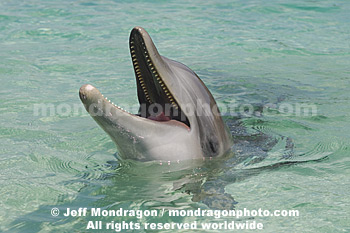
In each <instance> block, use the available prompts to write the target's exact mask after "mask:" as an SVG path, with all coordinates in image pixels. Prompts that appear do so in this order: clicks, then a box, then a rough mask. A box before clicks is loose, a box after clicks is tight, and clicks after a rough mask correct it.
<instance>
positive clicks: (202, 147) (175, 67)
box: [79, 27, 232, 161]
mask: <svg viewBox="0 0 350 233" xmlns="http://www.w3.org/2000/svg"><path fill="white" fill-rule="evenodd" d="M129 46H130V54H131V59H132V63H133V67H134V71H135V76H136V83H137V95H138V100H139V103H140V109H139V112H138V114H131V113H129V112H127V111H125V110H123V109H121V108H120V107H118V106H116V105H114V104H113V103H111V102H110V101H108V100H107V98H105V97H104V96H103V95H102V94H101V93H100V92H99V91H98V90H97V89H96V88H95V87H93V86H92V85H89V84H87V85H83V86H82V87H81V88H80V91H79V96H80V99H81V101H82V102H83V104H84V106H85V108H86V110H87V111H88V112H89V113H90V115H91V116H92V117H93V118H94V120H95V121H96V122H97V123H98V124H99V125H100V126H101V128H102V129H103V130H104V131H106V133H107V134H108V135H109V136H110V137H111V138H112V140H113V141H114V142H115V143H116V145H117V147H118V151H119V153H120V157H122V158H127V159H136V160H145V161H146V160H165V161H174V160H175V161H176V160H177V161H179V160H187V159H193V158H202V157H216V156H220V155H223V154H224V153H225V152H227V151H228V150H229V149H230V147H231V145H232V139H231V134H230V133H229V131H228V129H227V127H226V125H225V124H224V122H223V120H222V118H221V116H220V112H219V110H218V108H217V105H216V102H215V100H214V98H213V96H212V95H211V93H210V91H209V90H208V89H207V87H206V86H205V85H204V83H203V82H202V81H201V80H200V79H199V77H198V76H197V75H196V74H195V73H194V72H193V71H192V70H191V69H189V68H188V67H187V66H185V65H183V64H181V63H179V62H176V61H173V60H170V59H168V58H166V57H163V56H161V55H160V54H159V53H158V51H157V48H156V47H155V45H154V43H153V41H152V39H151V37H150V36H149V34H148V33H147V32H146V30H144V29H143V28H141V27H135V28H134V29H133V30H132V31H131V34H130V39H129Z"/></svg>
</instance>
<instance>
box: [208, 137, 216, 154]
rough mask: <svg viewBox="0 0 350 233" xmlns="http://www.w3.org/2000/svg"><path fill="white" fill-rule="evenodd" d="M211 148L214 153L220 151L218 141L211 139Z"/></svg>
mask: <svg viewBox="0 0 350 233" xmlns="http://www.w3.org/2000/svg"><path fill="white" fill-rule="evenodd" d="M209 148H210V150H211V152H212V153H213V154H216V153H217V152H218V143H217V142H214V141H212V140H210V141H209Z"/></svg>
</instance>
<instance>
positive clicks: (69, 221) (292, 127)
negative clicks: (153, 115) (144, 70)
mask: <svg viewBox="0 0 350 233" xmlns="http://www.w3.org/2000/svg"><path fill="white" fill-rule="evenodd" d="M349 12H350V3H349V2H347V1H330V0H325V1H301V0H299V1H290V0H289V1H287V0H285V1H283V0H274V1H257V0H256V1H250V0H248V1H243V0H241V1H205V2H203V1H192V2H189V1H181V0H180V1H141V0H139V1H117V0H115V1H112V0H102V1H84V0H79V1H66V0H63V1H48V0H47V1H38V0H31V1H18V0H12V1H6V0H2V1H0V77H1V94H0V96H1V105H0V106H1V107H0V113H1V118H0V119H1V120H0V135H1V137H0V141H1V150H0V154H1V155H0V187H1V189H0V197H1V198H0V231H4V232H72V231H73V229H75V231H78V232H85V231H87V230H86V226H87V223H88V221H90V220H94V221H95V220H102V221H104V222H108V221H112V220H115V221H119V220H120V221H121V219H117V218H116V217H64V216H62V214H61V215H60V216H58V217H52V216H51V209H52V208H53V207H57V208H59V209H60V210H61V211H64V210H65V208H76V209H78V208H79V207H87V208H92V207H96V208H98V207H100V208H104V209H119V208H124V209H135V210H154V209H156V210H159V209H162V208H166V209H171V208H173V209H185V210H190V209H197V208H203V209H205V208H210V207H208V206H210V203H209V204H208V203H207V202H206V198H205V197H203V196H202V197H199V198H197V200H194V201H192V200H191V199H192V198H193V199H196V197H197V196H200V195H198V189H197V195H196V191H195V189H193V188H192V189H191V188H189V190H190V191H191V194H187V192H186V191H187V190H184V189H180V190H177V189H176V188H175V187H176V186H177V185H178V184H179V183H180V184H185V186H186V185H187V186H190V185H189V184H192V183H194V185H193V186H195V187H197V188H198V187H199V190H200V191H199V194H200V193H201V192H202V190H205V189H210V188H214V189H215V190H216V192H214V193H213V199H214V201H215V200H217V201H218V202H223V203H225V199H224V198H223V192H224V191H226V193H227V194H230V197H233V198H234V200H235V208H236V209H243V208H247V209H258V208H262V209H268V210H283V209H285V210H290V209H297V210H299V212H300V216H299V217H250V218H248V217H245V218H242V219H239V220H237V221H239V222H245V221H246V220H249V221H252V220H255V221H258V222H262V223H263V224H264V230H263V231H262V232H348V231H350V225H349V219H350V211H349V209H350V205H349V203H350V197H349V195H348V194H349V190H350V179H349V175H350V169H349V165H350V158H349V154H350V143H349V139H350V136H349V131H350V94H349V92H350V85H349V76H350V72H349V67H350V28H349V23H350V14H349ZM137 25H139V26H143V27H144V28H145V29H146V30H148V32H149V33H150V35H151V36H152V38H153V39H154V42H155V43H156V45H157V47H158V49H159V52H160V53H161V54H162V55H164V56H167V57H169V58H172V59H174V60H178V61H180V62H182V63H184V64H186V65H188V66H189V67H190V68H192V69H193V70H194V71H196V72H197V74H198V75H199V76H200V77H201V78H202V80H203V81H204V82H205V83H206V85H207V86H208V88H209V89H210V90H211V92H212V94H213V95H214V97H215V98H216V100H217V102H218V104H219V105H220V106H233V105H235V104H238V106H243V105H248V104H250V105H251V106H253V107H254V109H259V108H261V106H265V107H266V106H270V107H271V108H270V109H269V111H267V112H263V113H262V114H253V115H247V114H244V113H242V114H236V115H235V114H234V116H232V115H230V114H225V117H224V118H225V120H226V121H227V122H228V124H229V125H230V127H231V130H232V134H233V136H234V138H235V141H236V144H235V146H234V147H233V151H234V153H235V155H234V157H233V158H230V159H229V160H228V161H227V160H226V161H221V162H220V161H218V162H215V163H214V162H213V163H214V165H210V162H209V165H208V164H206V165H202V166H196V167H195V168H187V169H181V164H180V165H179V166H169V167H167V165H166V164H164V166H160V165H159V164H149V163H125V164H124V163H123V164H122V165H120V162H118V160H117V159H116V155H117V151H116V147H115V145H114V144H113V143H112V141H111V140H110V139H109V138H108V136H107V135H106V134H105V133H104V132H103V131H102V130H101V129H100V128H99V127H97V125H96V123H95V122H94V121H93V120H92V119H91V117H90V116H89V115H88V114H87V113H86V112H85V111H83V110H82V109H81V108H79V106H82V105H81V103H80V100H79V97H78V90H79V87H80V86H81V85H83V84H85V83H90V84H93V85H95V86H96V87H98V88H99V89H100V90H101V91H102V92H103V93H104V94H105V96H108V97H109V99H111V100H113V101H114V102H115V103H118V104H119V105H120V106H132V105H135V104H136V103H137V97H136V85H135V78H134V74H133V69H132V64H131V61H130V55H129V49H128V37H129V33H130V30H131V29H132V28H133V27H134V26H137ZM39 104H45V105H46V106H53V109H54V111H53V112H50V113H48V114H46V115H45V114H42V113H36V110H35V106H38V105H39ZM300 104H304V105H305V106H309V107H310V109H313V110H315V109H316V111H314V112H312V113H311V112H310V111H309V112H308V113H307V112H306V113H305V114H304V112H302V113H298V111H297V106H299V105H300ZM281 105H282V106H284V107H286V108H287V109H289V110H290V111H289V112H286V111H285V108H283V107H281ZM259 106H260V107H259ZM238 109H239V108H238ZM257 113H259V111H258V110H257ZM237 128H239V129H242V130H243V131H244V133H242V132H236V131H237V130H236V129H237ZM199 174H200V175H199ZM196 175H198V176H200V178H193V177H194V176H196ZM180 186H181V185H180ZM203 192H204V191H203ZM204 193H205V192H204ZM228 199H229V200H228V201H227V200H226V201H227V202H230V201H232V200H231V199H230V198H228ZM197 201H199V202H197ZM122 220H125V221H137V219H135V218H132V217H130V218H123V219H122ZM223 220H236V219H234V218H229V217H227V218H221V219H214V218H212V217H176V218H175V217H165V216H164V217H158V218H150V217H149V218H142V219H141V220H140V222H143V223H144V222H193V221H199V222H220V221H221V222H222V221H223ZM104 231H105V232H114V231H113V230H108V231H107V230H104ZM169 231H170V230H169ZM198 231H199V230H198ZM90 232H94V231H92V230H91V231H90Z"/></svg>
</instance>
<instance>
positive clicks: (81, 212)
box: [63, 208, 299, 219]
mask: <svg viewBox="0 0 350 233" xmlns="http://www.w3.org/2000/svg"><path fill="white" fill-rule="evenodd" d="M63 215H64V216H66V217H69V216H71V217H76V216H87V215H89V216H92V217H107V216H108V217H136V218H138V219H141V218H143V217H162V216H164V215H167V216H169V217H192V216H194V217H212V218H216V219H219V218H222V217H235V218H237V219H238V218H240V217H273V216H275V217H298V216H299V211H298V210H274V211H270V210H263V209H261V208H260V209H257V210H249V209H246V208H244V209H238V210H210V209H200V208H198V209H194V210H193V209H190V210H178V209H168V210H166V209H160V210H127V209H123V208H119V209H110V210H107V209H101V208H91V209H89V211H88V208H78V209H70V208H67V210H66V212H65V213H64V214H63Z"/></svg>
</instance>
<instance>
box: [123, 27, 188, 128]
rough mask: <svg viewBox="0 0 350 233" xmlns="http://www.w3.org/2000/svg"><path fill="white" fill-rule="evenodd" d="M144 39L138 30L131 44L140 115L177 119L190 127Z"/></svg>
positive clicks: (158, 118) (167, 119)
mask: <svg viewBox="0 0 350 233" xmlns="http://www.w3.org/2000/svg"><path fill="white" fill-rule="evenodd" d="M144 36H145V35H143V32H142V30H141V29H139V28H134V29H133V30H132V32H131V34H130V41H129V45H130V53H131V59H132V62H133V66H134V71H135V76H136V83H137V95H138V100H139V103H140V110H139V114H138V115H139V116H140V117H144V118H147V119H151V120H155V121H170V120H176V121H179V122H182V123H184V124H185V125H187V126H188V127H190V123H189V120H188V119H187V117H186V115H185V114H184V113H183V111H182V110H181V108H180V106H179V104H178V103H177V101H176V99H175V98H174V96H173V94H172V93H171V91H170V90H169V88H168V87H167V85H166V84H165V83H164V81H163V79H162V76H161V74H160V72H158V69H157V64H156V63H155V62H153V60H155V59H156V57H155V55H153V54H152V53H151V52H150V51H149V49H148V48H147V45H146V43H145V38H144ZM147 36H148V35H147ZM146 39H148V38H146ZM151 49H155V48H151Z"/></svg>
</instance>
